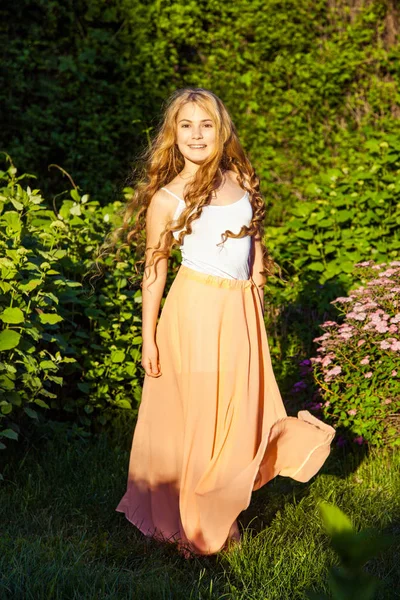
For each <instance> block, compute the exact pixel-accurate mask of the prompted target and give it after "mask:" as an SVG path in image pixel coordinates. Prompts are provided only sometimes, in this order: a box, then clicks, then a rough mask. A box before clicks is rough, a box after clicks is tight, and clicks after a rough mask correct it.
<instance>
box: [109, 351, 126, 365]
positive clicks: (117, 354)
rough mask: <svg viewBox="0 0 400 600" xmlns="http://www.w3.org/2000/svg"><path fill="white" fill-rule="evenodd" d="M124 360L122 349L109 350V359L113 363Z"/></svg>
mask: <svg viewBox="0 0 400 600" xmlns="http://www.w3.org/2000/svg"><path fill="white" fill-rule="evenodd" d="M124 360H125V352H124V351H123V350H113V351H112V352H111V361H112V362H113V363H122V362H123V361H124Z"/></svg>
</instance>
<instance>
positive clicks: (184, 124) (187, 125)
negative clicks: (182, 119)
mask: <svg viewBox="0 0 400 600" xmlns="http://www.w3.org/2000/svg"><path fill="white" fill-rule="evenodd" d="M181 127H189V124H188V123H183V124H182V125H181Z"/></svg>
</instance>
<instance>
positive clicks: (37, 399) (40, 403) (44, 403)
mask: <svg viewBox="0 0 400 600" xmlns="http://www.w3.org/2000/svg"><path fill="white" fill-rule="evenodd" d="M34 403H35V404H37V405H38V406H41V407H42V408H50V406H49V405H48V404H46V402H45V401H44V400H41V399H40V398H35V400H34Z"/></svg>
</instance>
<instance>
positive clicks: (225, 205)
mask: <svg viewBox="0 0 400 600" xmlns="http://www.w3.org/2000/svg"><path fill="white" fill-rule="evenodd" d="M161 189H163V190H165V191H166V192H169V193H170V194H172V195H173V196H175V198H177V199H178V200H179V202H182V203H183V204H185V206H186V202H185V201H184V200H182V198H179V196H177V195H176V194H174V192H171V190H169V189H167V188H166V187H163V188H161ZM248 193H249V192H248V191H247V190H246V191H245V193H244V195H243V196H242V197H241V198H239V200H235V202H230V203H229V204H207V205H206V206H203V208H228V207H229V206H234V205H235V204H238V203H239V202H242V200H244V199H245V198H246V197H247V195H248Z"/></svg>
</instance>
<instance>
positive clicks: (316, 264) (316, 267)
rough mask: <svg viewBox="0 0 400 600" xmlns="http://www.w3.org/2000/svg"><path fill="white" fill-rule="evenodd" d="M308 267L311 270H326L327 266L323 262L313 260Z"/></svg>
mask: <svg viewBox="0 0 400 600" xmlns="http://www.w3.org/2000/svg"><path fill="white" fill-rule="evenodd" d="M307 269H309V270H310V271H324V270H325V267H324V265H323V264H322V263H321V262H313V263H311V264H309V265H307Z"/></svg>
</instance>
